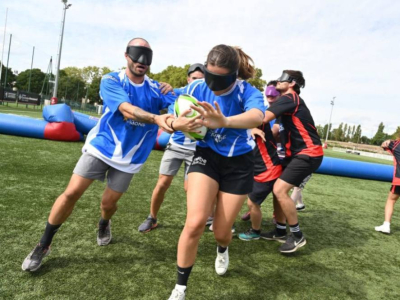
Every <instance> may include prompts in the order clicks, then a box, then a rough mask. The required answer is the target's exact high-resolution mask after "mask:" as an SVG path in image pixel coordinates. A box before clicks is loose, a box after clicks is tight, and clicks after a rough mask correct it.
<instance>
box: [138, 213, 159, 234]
mask: <svg viewBox="0 0 400 300" xmlns="http://www.w3.org/2000/svg"><path fill="white" fill-rule="evenodd" d="M157 226H158V224H157V219H154V218H153V217H152V216H151V215H149V216H148V217H147V219H146V220H144V222H143V223H142V224H141V225H140V226H139V229H138V230H139V232H143V233H146V232H149V231H151V230H153V229H155V228H157Z"/></svg>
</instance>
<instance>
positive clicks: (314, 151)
mask: <svg viewBox="0 0 400 300" xmlns="http://www.w3.org/2000/svg"><path fill="white" fill-rule="evenodd" d="M293 96H294V97H295V98H296V100H297V107H296V110H295V111H294V113H293V115H292V121H293V124H294V126H296V128H297V130H298V131H299V133H300V135H301V137H302V138H303V141H304V143H305V144H306V147H307V148H306V149H303V150H301V151H300V152H299V153H298V154H306V155H308V156H311V157H316V156H322V155H324V151H323V150H322V146H321V145H314V143H313V141H312V139H311V137H310V135H309V134H308V131H307V129H306V128H305V127H304V125H303V123H301V121H300V119H299V118H298V117H296V116H295V114H296V112H297V110H298V108H299V103H300V98H299V95H297V94H296V93H293ZM314 129H315V128H314Z"/></svg>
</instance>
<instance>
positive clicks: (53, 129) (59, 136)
mask: <svg viewBox="0 0 400 300" xmlns="http://www.w3.org/2000/svg"><path fill="white" fill-rule="evenodd" d="M44 138H45V139H47V140H54V141H70V142H76V141H81V140H83V135H82V133H80V132H78V131H76V128H75V125H74V123H69V122H54V123H47V125H46V127H45V129H44Z"/></svg>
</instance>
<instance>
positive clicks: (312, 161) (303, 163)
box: [279, 154, 323, 187]
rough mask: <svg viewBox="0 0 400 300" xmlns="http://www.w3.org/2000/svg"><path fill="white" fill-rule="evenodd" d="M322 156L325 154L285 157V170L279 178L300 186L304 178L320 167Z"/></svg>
mask: <svg viewBox="0 0 400 300" xmlns="http://www.w3.org/2000/svg"><path fill="white" fill-rule="evenodd" d="M322 158H323V156H318V157H310V156H308V155H303V154H300V155H296V156H294V157H289V158H285V159H284V160H283V161H282V166H283V172H282V175H281V177H279V178H280V179H282V180H283V181H285V182H287V183H289V184H292V185H294V186H297V187H298V186H300V184H301V183H302V182H303V180H304V178H306V177H307V176H308V175H310V174H312V173H313V172H315V171H316V170H317V169H318V168H319V166H320V165H321V163H322Z"/></svg>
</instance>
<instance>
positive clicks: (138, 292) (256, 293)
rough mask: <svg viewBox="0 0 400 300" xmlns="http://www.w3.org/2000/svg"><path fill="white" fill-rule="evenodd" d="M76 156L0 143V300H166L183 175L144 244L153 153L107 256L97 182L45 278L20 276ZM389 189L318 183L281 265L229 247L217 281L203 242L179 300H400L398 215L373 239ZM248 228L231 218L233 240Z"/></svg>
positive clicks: (270, 254) (64, 146)
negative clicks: (100, 239) (296, 242)
mask: <svg viewBox="0 0 400 300" xmlns="http://www.w3.org/2000/svg"><path fill="white" fill-rule="evenodd" d="M2 108H3V107H1V106H0V112H2V111H1V109H2ZM81 147H82V143H67V142H54V141H46V140H38V139H30V138H22V137H14V136H5V135H0V209H1V224H2V225H3V226H2V230H1V231H0V245H1V254H2V255H1V256H0V266H1V272H0V298H1V299H146V300H147V299H167V298H168V297H169V294H170V292H171V289H172V288H173V286H174V284H175V277H176V276H175V274H176V271H175V263H176V246H177V241H178V238H179V235H180V232H181V230H182V227H183V224H184V220H185V214H186V205H185V193H184V190H183V186H182V180H183V174H182V171H181V172H180V173H179V174H178V176H177V178H176V179H175V180H174V181H173V184H172V186H171V188H170V190H169V191H168V193H167V197H166V200H165V203H164V205H163V206H162V208H161V211H160V214H159V222H160V224H161V226H160V228H159V229H157V230H154V231H152V232H150V233H148V234H141V233H139V232H138V231H137V227H138V226H139V225H140V223H141V222H142V221H143V220H144V218H145V217H146V216H147V215H148V212H149V202H150V196H151V192H152V190H153V187H154V185H155V183H156V181H157V176H158V167H159V162H160V160H161V157H162V152H159V151H153V152H152V154H151V155H150V158H149V160H148V161H147V163H146V164H145V166H144V168H143V169H142V171H141V172H140V173H139V174H137V175H135V177H134V179H133V181H132V184H131V187H130V189H129V190H128V192H127V193H126V194H125V195H124V197H123V198H122V199H121V200H120V202H119V210H118V212H117V213H116V215H115V216H114V218H113V236H114V239H113V242H112V244H110V245H109V246H107V247H99V246H97V244H96V224H97V222H98V218H99V213H100V210H99V203H100V197H101V194H102V191H103V189H104V184H102V183H100V182H95V183H94V184H93V185H92V186H91V187H90V188H89V190H88V191H87V192H86V193H85V195H84V196H83V197H82V199H81V200H80V201H78V204H77V206H76V208H75V210H74V213H73V214H72V216H71V217H70V219H69V220H68V221H67V222H66V223H65V224H64V225H63V226H62V227H61V229H60V231H59V233H57V235H56V237H55V239H54V243H53V246H52V253H51V255H50V256H49V257H48V258H46V259H45V260H44V264H43V266H42V268H41V269H40V270H39V271H37V272H36V273H32V274H31V273H26V272H23V271H21V263H22V261H23V259H24V258H25V256H26V255H27V254H28V253H29V251H31V249H32V248H33V246H34V245H35V244H36V243H37V242H38V240H39V239H40V236H41V234H42V232H43V229H44V225H45V222H46V219H47V216H48V213H49V211H50V208H51V206H52V203H53V202H54V200H55V198H56V197H57V196H58V195H59V194H60V193H62V192H63V190H64V188H65V186H66V185H67V183H68V180H69V178H70V176H71V172H72V170H73V167H74V166H75V164H76V162H77V160H78V159H79V157H80V149H81ZM327 154H328V155H331V154H332V155H335V154H334V153H331V152H329V151H328V152H327ZM340 155H343V154H340ZM347 156H349V158H350V157H355V156H354V155H350V154H348V155H347ZM357 158H360V157H357ZM389 186H390V183H389V182H378V181H368V180H359V179H351V178H344V177H334V176H327V175H318V174H315V175H314V176H313V178H312V179H311V181H310V182H309V183H308V185H307V187H306V189H305V191H304V199H305V203H306V206H307V210H306V211H304V212H302V213H300V214H299V216H300V225H301V228H302V230H303V231H304V233H305V234H306V237H307V241H308V243H307V245H306V246H305V247H304V248H302V249H301V250H299V251H298V252H297V253H295V254H294V255H291V256H284V255H281V254H280V253H279V252H278V247H279V245H280V244H279V243H275V242H267V241H265V240H259V241H252V242H244V241H241V240H239V239H238V238H236V237H235V238H234V240H233V242H232V244H231V246H230V260H231V263H230V267H229V270H228V273H227V274H226V275H225V276H222V277H220V276H218V275H216V274H215V271H214V260H215V255H216V253H215V252H216V243H215V241H214V238H213V235H212V233H211V232H209V231H208V230H206V231H205V234H204V235H203V237H202V239H201V242H200V246H199V255H198V259H197V261H196V265H195V267H194V268H193V271H192V275H191V278H190V280H189V288H188V294H187V299H188V300H192V299H218V300H219V299H224V300H225V299H226V300H230V299H232V300H236V299H237V300H239V299H240V300H242V299H250V300H252V299H257V300H259V299H277V300H284V299H360V300H361V299H362V300H364V299H399V298H400V283H399V280H398V279H399V276H400V269H399V263H400V258H399V256H398V249H399V247H400V213H396V212H395V215H394V218H393V220H392V223H393V225H392V231H393V233H392V234H391V235H389V236H388V235H383V234H380V233H377V232H375V231H374V226H376V225H380V224H381V223H382V221H383V211H384V203H385V199H386V196H387V193H388V190H389ZM244 211H245V207H243V211H242V212H244ZM271 211H272V204H271V201H270V198H268V199H267V200H266V201H265V203H264V205H263V212H264V224H263V229H264V230H268V229H271V228H272V223H271ZM248 226H249V224H248V223H245V222H242V221H240V219H239V218H238V220H237V223H236V230H237V232H241V231H244V230H247V229H248Z"/></svg>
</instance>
